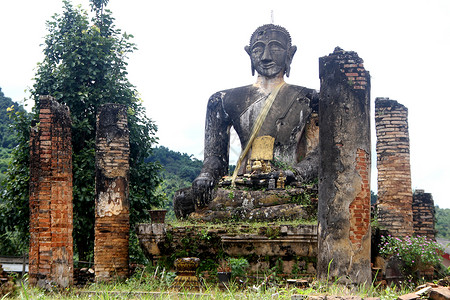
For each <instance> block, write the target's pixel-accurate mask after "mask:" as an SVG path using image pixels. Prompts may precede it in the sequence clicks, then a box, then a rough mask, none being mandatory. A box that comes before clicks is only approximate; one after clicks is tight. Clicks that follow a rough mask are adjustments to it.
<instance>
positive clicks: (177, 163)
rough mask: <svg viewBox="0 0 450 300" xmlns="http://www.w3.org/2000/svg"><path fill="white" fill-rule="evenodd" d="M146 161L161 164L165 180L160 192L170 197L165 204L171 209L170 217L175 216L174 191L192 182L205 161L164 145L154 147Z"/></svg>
mask: <svg viewBox="0 0 450 300" xmlns="http://www.w3.org/2000/svg"><path fill="white" fill-rule="evenodd" d="M146 161H148V162H154V163H160V164H161V166H162V177H163V179H164V180H163V182H162V183H161V185H160V188H159V189H158V192H159V193H161V194H162V195H164V196H165V197H166V198H167V199H168V202H167V203H166V206H165V208H166V209H168V210H169V214H168V218H169V219H170V218H175V216H174V214H173V207H172V204H173V202H172V201H171V200H172V199H173V195H174V193H175V192H176V191H177V190H179V189H182V188H185V187H187V186H190V185H191V184H192V181H194V179H195V178H196V177H197V176H198V174H200V170H201V169H202V165H203V163H202V162H201V161H200V160H198V159H196V158H194V157H193V156H192V155H188V154H186V153H180V152H175V151H172V150H169V149H168V148H166V147H164V146H159V147H156V148H154V149H153V152H152V154H151V155H150V157H148V158H147V159H146Z"/></svg>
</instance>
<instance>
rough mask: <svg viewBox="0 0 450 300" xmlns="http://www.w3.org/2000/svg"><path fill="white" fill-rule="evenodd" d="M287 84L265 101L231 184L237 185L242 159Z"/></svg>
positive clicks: (273, 92)
mask: <svg viewBox="0 0 450 300" xmlns="http://www.w3.org/2000/svg"><path fill="white" fill-rule="evenodd" d="M284 84H285V82H282V83H280V84H279V85H277V86H276V87H275V89H274V90H273V91H272V93H270V95H269V97H267V100H266V103H264V107H263V109H262V110H261V112H260V113H259V115H258V118H257V119H256V122H255V124H254V125H253V128H252V134H251V135H250V139H249V140H248V142H247V145H246V146H245V148H244V150H242V152H241V155H240V156H239V159H238V161H237V163H236V169H234V172H233V176H232V177H231V186H232V187H235V186H236V184H235V181H236V177H237V174H238V172H239V169H240V168H241V164H242V161H243V160H244V158H245V156H247V153H248V151H249V150H250V147H251V146H252V144H253V140H254V139H255V138H256V136H257V135H258V132H259V130H260V129H261V127H262V125H263V123H264V121H265V120H266V117H267V114H268V113H269V110H270V108H271V107H272V103H273V101H274V100H275V98H276V97H277V95H278V92H279V91H280V89H281V87H282V86H283V85H284Z"/></svg>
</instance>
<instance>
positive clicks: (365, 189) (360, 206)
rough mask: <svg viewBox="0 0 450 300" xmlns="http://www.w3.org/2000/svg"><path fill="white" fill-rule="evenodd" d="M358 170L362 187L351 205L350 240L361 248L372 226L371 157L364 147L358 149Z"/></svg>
mask: <svg viewBox="0 0 450 300" xmlns="http://www.w3.org/2000/svg"><path fill="white" fill-rule="evenodd" d="M356 170H357V172H358V174H359V176H360V177H361V189H360V191H359V193H358V195H357V196H356V197H355V199H354V200H353V201H352V203H350V206H349V211H350V241H351V242H352V245H354V246H355V247H356V248H360V247H361V241H362V240H363V239H364V237H365V236H366V235H367V233H368V231H369V228H370V226H368V224H370V204H368V203H370V200H369V201H368V199H370V158H369V155H368V153H366V152H365V151H364V150H362V149H358V150H357V157H356Z"/></svg>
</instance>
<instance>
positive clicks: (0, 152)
mask: <svg viewBox="0 0 450 300" xmlns="http://www.w3.org/2000/svg"><path fill="white" fill-rule="evenodd" d="M12 106H14V107H12ZM8 108H13V109H14V110H15V111H18V110H22V111H23V110H24V109H23V107H22V106H20V105H19V104H17V103H16V102H14V101H12V100H11V98H9V97H6V96H5V94H4V93H3V92H2V88H1V87H0V181H1V180H2V179H3V177H4V172H5V171H6V169H7V168H8V162H9V158H10V155H11V150H12V148H14V146H15V145H16V144H17V142H16V138H15V135H14V134H13V133H12V132H11V129H10V128H9V126H10V124H11V120H10V119H9V117H8Z"/></svg>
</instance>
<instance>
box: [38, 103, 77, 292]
mask: <svg viewBox="0 0 450 300" xmlns="http://www.w3.org/2000/svg"><path fill="white" fill-rule="evenodd" d="M39 104H40V105H39V121H38V122H35V123H34V124H35V125H33V127H32V128H31V132H30V250H29V276H30V277H29V281H30V284H32V285H37V286H40V287H44V288H49V287H53V286H55V285H56V286H58V287H68V286H70V285H71V284H72V283H73V239H72V231H73V208H72V140H71V120H70V113H69V109H68V108H67V106H65V105H62V104H59V103H58V102H56V101H55V100H54V98H52V97H50V96H41V97H40V98H39Z"/></svg>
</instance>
